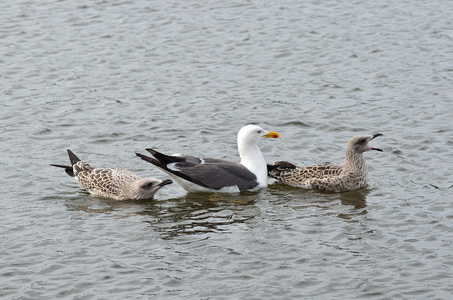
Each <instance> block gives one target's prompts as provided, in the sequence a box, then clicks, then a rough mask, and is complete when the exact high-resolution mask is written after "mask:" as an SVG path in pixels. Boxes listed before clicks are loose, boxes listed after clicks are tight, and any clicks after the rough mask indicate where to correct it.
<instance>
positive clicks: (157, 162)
mask: <svg viewBox="0 0 453 300" xmlns="http://www.w3.org/2000/svg"><path fill="white" fill-rule="evenodd" d="M135 155H137V156H138V157H140V158H141V159H143V160H144V161H147V162H149V163H152V164H153V165H155V166H157V167H162V164H161V163H160V161H158V160H157V159H154V158H152V157H149V156H146V155H143V154H141V153H137V152H135Z"/></svg>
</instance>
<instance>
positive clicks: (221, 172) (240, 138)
mask: <svg viewBox="0 0 453 300" xmlns="http://www.w3.org/2000/svg"><path fill="white" fill-rule="evenodd" d="M278 137H279V135H278V133H276V132H271V131H266V130H264V129H263V128H261V127H259V126H256V125H247V126H244V127H242V128H241V129H240V130H239V132H238V135H237V144H238V150H239V155H240V157H241V162H240V163H235V162H229V161H225V160H221V159H214V158H199V157H195V156H184V155H165V154H162V153H160V152H157V151H156V150H153V149H146V150H147V151H148V152H150V153H151V154H152V155H153V156H154V158H153V157H149V156H146V155H143V154H140V153H136V154H137V156H139V157H140V158H141V159H143V160H145V161H147V162H150V163H152V164H153V165H155V166H157V167H159V168H160V169H162V170H163V171H165V172H167V173H168V174H169V175H170V177H172V178H173V179H174V180H175V181H176V182H177V183H178V184H179V185H181V187H183V188H184V189H185V190H187V191H188V192H226V193H232V192H240V191H256V190H259V189H262V188H265V187H267V180H268V176H267V165H266V161H265V160H264V157H263V155H262V153H261V151H260V149H259V147H258V144H259V143H260V142H261V141H262V140H263V139H266V138H278Z"/></svg>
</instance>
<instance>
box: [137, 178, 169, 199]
mask: <svg viewBox="0 0 453 300" xmlns="http://www.w3.org/2000/svg"><path fill="white" fill-rule="evenodd" d="M170 183H173V181H172V180H171V179H166V180H163V181H162V180H159V179H154V178H145V179H141V180H138V181H137V182H135V184H134V187H133V188H132V191H131V193H132V194H133V195H131V197H130V198H131V199H136V200H144V199H152V198H153V197H154V194H156V192H157V191H158V190H160V189H161V188H162V187H164V186H166V185H167V184H170Z"/></svg>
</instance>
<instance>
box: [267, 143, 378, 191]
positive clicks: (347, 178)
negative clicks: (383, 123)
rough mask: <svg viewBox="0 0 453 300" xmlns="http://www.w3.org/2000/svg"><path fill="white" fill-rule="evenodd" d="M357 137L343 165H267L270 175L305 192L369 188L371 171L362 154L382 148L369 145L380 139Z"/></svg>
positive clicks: (347, 150)
mask: <svg viewBox="0 0 453 300" xmlns="http://www.w3.org/2000/svg"><path fill="white" fill-rule="evenodd" d="M380 135H381V134H376V135H374V136H356V137H354V138H352V139H351V140H350V141H349V143H348V145H347V146H346V157H345V161H344V163H342V164H331V165H313V166H309V167H297V166H295V165H293V164H291V163H289V162H286V161H278V162H274V164H273V165H272V166H268V170H269V176H270V177H272V178H275V179H277V180H279V181H281V182H283V183H285V184H288V185H291V186H295V187H300V188H304V189H316V190H325V191H332V192H343V191H351V190H356V189H360V188H362V187H364V186H366V185H367V175H368V174H367V173H368V168H367V165H366V162H365V159H364V158H363V152H365V151H369V150H378V151H382V150H381V149H376V148H371V147H369V146H368V142H369V141H370V140H372V139H373V138H375V137H377V136H380Z"/></svg>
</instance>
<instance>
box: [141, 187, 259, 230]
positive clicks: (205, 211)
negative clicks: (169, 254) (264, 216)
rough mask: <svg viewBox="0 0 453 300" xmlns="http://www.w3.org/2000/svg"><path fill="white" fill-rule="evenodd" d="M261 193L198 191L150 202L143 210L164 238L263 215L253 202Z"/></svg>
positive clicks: (211, 228) (226, 225)
mask: <svg viewBox="0 0 453 300" xmlns="http://www.w3.org/2000/svg"><path fill="white" fill-rule="evenodd" d="M260 199H261V194H260V193H241V194H196V193H188V194H186V195H185V196H184V197H180V198H175V199H170V200H167V201H164V202H160V203H158V204H157V205H156V204H154V205H153V204H149V205H147V206H146V207H145V209H144V210H143V211H142V212H140V214H142V215H150V216H152V217H153V218H150V221H147V222H149V223H150V224H151V225H152V226H153V228H154V229H155V230H156V231H158V232H160V233H161V236H162V237H163V238H171V237H174V236H178V235H182V234H184V235H188V234H189V235H190V234H200V233H208V232H221V231H227V230H228V228H229V225H230V224H232V223H243V222H245V221H247V220H249V219H252V218H254V217H256V216H258V215H260V209H259V208H258V207H257V206H256V205H254V204H255V203H256V202H257V201H259V200H260Z"/></svg>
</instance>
